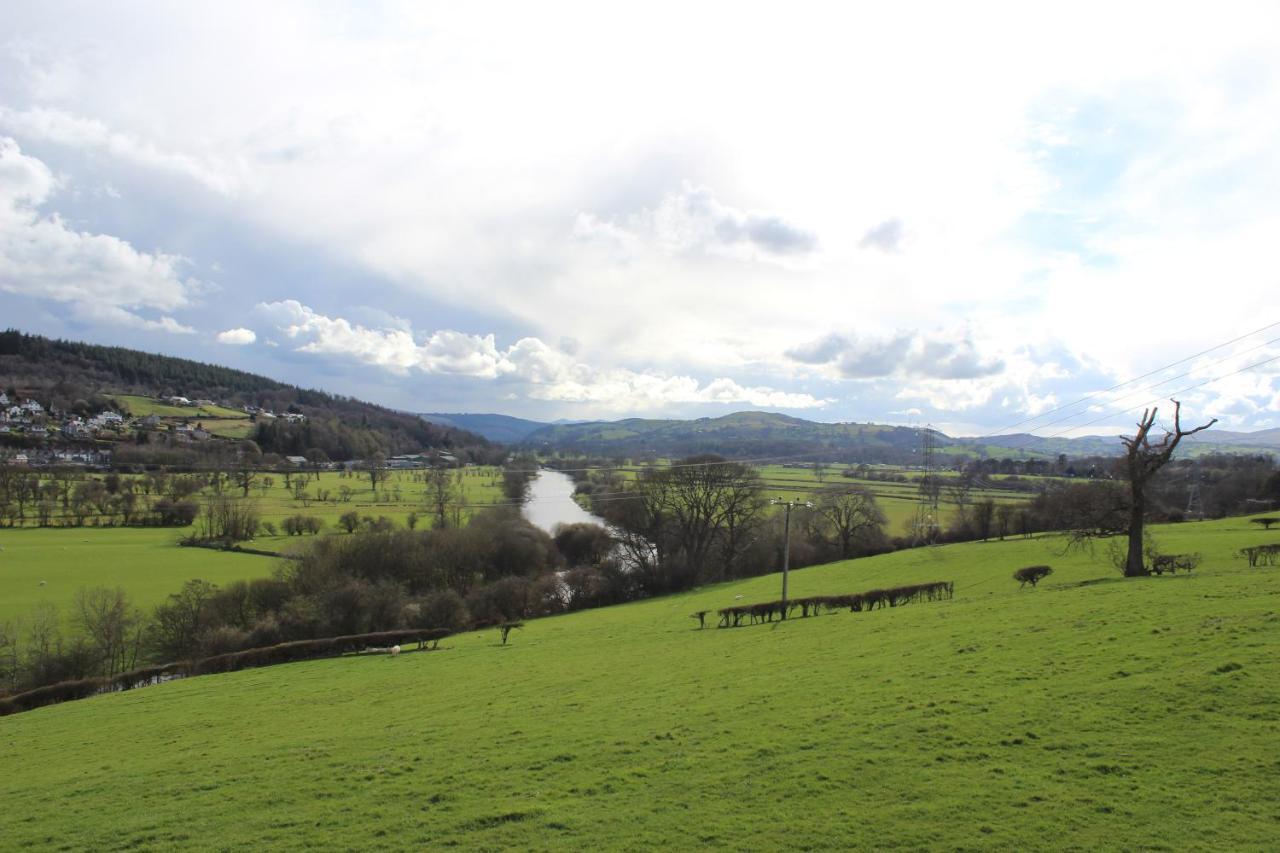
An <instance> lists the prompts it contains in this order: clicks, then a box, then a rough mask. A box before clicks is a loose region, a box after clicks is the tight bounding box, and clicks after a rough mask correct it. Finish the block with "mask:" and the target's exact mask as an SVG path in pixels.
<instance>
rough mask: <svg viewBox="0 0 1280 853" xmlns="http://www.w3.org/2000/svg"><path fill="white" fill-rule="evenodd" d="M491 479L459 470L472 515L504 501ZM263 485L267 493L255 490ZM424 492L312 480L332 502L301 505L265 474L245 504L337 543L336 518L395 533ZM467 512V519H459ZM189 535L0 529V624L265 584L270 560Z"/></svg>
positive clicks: (490, 472)
mask: <svg viewBox="0 0 1280 853" xmlns="http://www.w3.org/2000/svg"><path fill="white" fill-rule="evenodd" d="M495 472H496V469H491V468H479V467H477V468H468V469H465V473H464V474H463V477H462V492H461V493H462V496H463V499H464V500H465V501H466V502H467V503H468V504H469V505H480V504H489V503H493V502H495V501H503V500H504V498H503V497H502V488H501V481H500V479H498V477H497V475H496V473H495ZM267 478H270V479H271V484H270V486H269V487H268V488H265V489H264V488H261V486H264V485H266V481H267ZM342 485H345V486H347V487H348V488H350V489H351V490H352V495H351V499H350V500H349V501H342V500H339V499H338V498H337V493H338V489H339V487H340V486H342ZM425 488H426V486H425V484H424V483H423V482H421V478H420V477H419V478H418V479H417V481H415V478H414V476H413V473H412V472H408V471H395V472H390V473H389V474H388V478H387V480H386V483H385V487H383V486H380V487H379V491H378V494H377V496H375V495H374V492H373V490H372V488H371V487H370V485H369V478H368V477H367V476H352V477H340V476H339V474H338V473H336V472H326V473H323V474H321V475H320V476H319V479H318V480H317V479H316V478H314V477H312V478H311V479H310V480H309V481H308V484H307V492H308V494H309V495H311V496H312V498H314V496H315V495H316V494H317V493H318V492H319V491H320V490H322V489H327V490H329V491H330V492H332V493H333V496H334V497H333V500H331V501H324V502H322V501H317V500H314V499H312V500H309V502H308V505H304V504H303V503H302V502H300V501H297V500H295V499H294V498H293V495H292V492H291V491H290V490H289V489H288V488H287V487H286V486H285V482H284V477H283V475H281V474H263V475H259V480H258V481H257V483H256V484H255V485H254V487H253V488H252V489H250V492H249V498H248V500H249V501H251V502H252V503H253V504H254V505H255V506H256V507H257V508H258V510H259V513H260V515H261V517H262V518H263V519H264V520H267V521H271V522H273V523H275V524H277V525H279V523H280V522H281V521H282V520H283V519H285V518H286V517H288V516H291V515H298V514H301V515H312V516H317V517H319V518H321V519H323V520H324V522H325V524H326V528H325V529H326V531H327V532H328V533H329V534H337V533H339V531H340V529H339V527H338V518H339V516H341V515H342V514H343V513H346V512H352V511H354V512H357V513H359V514H360V515H361V516H366V515H369V516H374V517H377V516H387V517H388V518H391V519H393V520H394V521H395V522H396V524H397V525H398V526H401V527H403V526H404V524H405V521H406V519H407V518H408V516H409V514H410V513H411V512H417V513H418V514H419V515H422V516H425V515H426V513H427V510H426V509H425V508H424V503H423V492H424V490H425ZM225 494H227V495H230V496H239V495H242V492H241V491H240V490H238V489H226V490H225ZM208 496H209V492H208V490H206V491H205V492H203V493H202V494H201V497H202V498H207V497H208ZM241 499H243V498H241ZM471 512H473V510H470V509H468V510H464V517H467V516H469V515H470V514H471ZM429 524H430V521H429V520H425V519H424V520H423V521H422V525H423V526H424V527H426V526H429ZM190 532H191V528H138V527H88V526H87V527H71V528H15V529H8V528H0V621H5V620H9V619H14V618H19V617H26V616H28V615H29V614H30V613H31V611H32V608H33V607H34V606H35V605H36V604H37V603H38V602H40V601H51V602H53V603H54V604H56V605H58V607H60V608H62V609H63V610H64V613H65V614H66V615H68V616H69V614H70V611H69V608H70V606H71V603H72V600H73V597H74V595H75V591H76V589H78V588H79V587H82V586H99V585H105V586H122V587H124V589H125V590H126V591H127V592H128V593H129V597H130V599H131V600H132V601H133V603H134V604H137V605H139V606H142V607H144V608H150V607H151V606H152V605H155V604H158V603H160V602H161V601H163V600H164V599H165V597H167V596H168V595H170V594H171V593H174V592H177V591H178V589H179V588H180V587H181V586H182V584H183V582H185V581H187V580H189V579H191V578H202V579H204V580H207V581H211V582H213V583H216V584H223V583H226V582H228V581H233V580H243V579H249V578H257V577H265V576H267V575H268V574H270V572H271V569H272V567H273V565H274V562H273V561H272V560H271V559H269V558H265V557H259V556H254V555H245V554H230V553H225V552H218V551H211V550H209V549H206V548H183V547H180V546H179V545H178V544H177V543H178V540H179V539H180V538H181V537H182V536H184V535H186V534H188V533H190ZM310 539H311V537H310V536H304V537H290V536H285V535H283V534H279V535H275V536H268V535H265V534H264V535H262V536H259V537H258V538H256V539H254V540H253V541H251V542H248V543H245V544H246V545H247V546H249V547H254V548H261V549H264V550H271V551H279V550H283V549H286V548H288V547H290V546H291V545H293V544H300V543H303V542H306V541H309V540H310ZM41 581H44V582H45V585H44V586H41V585H40V582H41Z"/></svg>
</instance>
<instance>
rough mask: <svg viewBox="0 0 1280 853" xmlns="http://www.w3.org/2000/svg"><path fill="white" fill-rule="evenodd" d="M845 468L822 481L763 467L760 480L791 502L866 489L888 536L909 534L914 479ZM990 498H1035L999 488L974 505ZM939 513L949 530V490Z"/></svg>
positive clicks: (983, 492)
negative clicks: (862, 474) (875, 476)
mask: <svg viewBox="0 0 1280 853" xmlns="http://www.w3.org/2000/svg"><path fill="white" fill-rule="evenodd" d="M843 467H844V466H830V468H829V469H828V470H827V471H826V472H825V475H824V476H823V478H822V479H819V478H818V475H817V473H816V472H815V471H814V470H813V469H812V468H808V467H806V468H788V467H785V466H783V465H763V466H761V467H760V478H761V479H762V480H763V481H764V484H765V491H766V492H767V493H768V494H769V495H770V496H771V497H780V498H783V499H788V498H789V499H792V500H798V501H807V500H817V498H818V495H819V493H820V492H821V490H822V489H824V488H826V489H832V488H839V487H841V486H846V487H847V486H858V487H861V488H864V489H866V490H868V491H869V492H871V493H872V494H873V495H875V496H876V503H878V504H879V506H880V509H881V510H882V511H883V512H884V514H885V518H886V519H888V522H889V526H888V533H889V534H890V535H891V536H901V535H904V534H909V533H910V526H911V524H912V522H913V521H914V520H915V514H916V509H917V507H918V505H919V500H920V492H919V485H918V484H917V483H916V482H915V480H914V479H913V480H912V481H911V482H907V483H895V482H886V481H882V480H863V479H859V478H851V477H845V476H842V475H841V474H840V471H841V469H842V468H843ZM883 470H892V471H895V472H899V471H901V469H892V468H889V467H888V466H884V468H883ZM910 476H913V477H914V476H918V474H912V475H910ZM993 482H994V483H999V478H996V479H995V480H994V481H993ZM987 498H990V499H992V500H994V501H995V502H996V503H997V504H1002V503H1020V502H1025V501H1028V500H1030V499H1031V495H1029V494H1027V493H1026V492H1014V491H1007V490H1003V489H999V488H989V489H976V488H975V489H974V490H973V492H972V493H971V495H970V500H971V501H980V500H986V499H987ZM938 510H939V519H938V523H939V524H940V525H942V526H943V527H946V526H947V525H948V524H950V523H951V521H952V520H953V519H954V517H955V514H956V511H957V507H956V505H955V503H954V502H952V501H951V500H950V496H949V493H948V492H947V490H946V489H943V492H942V495H941V498H940V501H939V505H938Z"/></svg>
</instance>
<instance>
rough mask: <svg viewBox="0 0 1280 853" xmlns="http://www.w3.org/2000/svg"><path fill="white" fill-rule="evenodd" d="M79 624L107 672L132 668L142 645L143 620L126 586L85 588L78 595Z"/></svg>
mask: <svg viewBox="0 0 1280 853" xmlns="http://www.w3.org/2000/svg"><path fill="white" fill-rule="evenodd" d="M75 607H76V621H77V623H78V624H79V627H80V628H81V629H82V630H83V631H84V633H85V636H87V637H88V638H89V642H90V643H92V644H93V648H94V650H95V651H96V652H97V655H98V659H99V661H100V662H101V667H102V670H103V672H105V673H106V674H107V675H115V674H116V673H117V672H123V671H125V670H127V669H132V668H133V666H134V664H136V663H137V660H138V649H139V647H140V646H141V645H142V619H141V617H140V616H139V614H138V611H137V609H136V608H134V607H133V606H132V605H131V604H130V603H129V597H128V596H127V595H126V594H125V591H124V589H123V588H122V587H116V588H115V589H108V588H107V587H105V586H96V587H91V588H87V589H86V588H85V587H81V588H80V589H78V590H76V594H75Z"/></svg>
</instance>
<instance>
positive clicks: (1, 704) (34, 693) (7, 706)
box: [0, 678, 109, 717]
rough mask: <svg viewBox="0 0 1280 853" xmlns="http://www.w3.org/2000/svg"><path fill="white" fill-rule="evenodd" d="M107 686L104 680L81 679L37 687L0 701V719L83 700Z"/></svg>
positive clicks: (106, 681)
mask: <svg viewBox="0 0 1280 853" xmlns="http://www.w3.org/2000/svg"><path fill="white" fill-rule="evenodd" d="M108 684H109V682H108V680H107V679H105V678H83V679H78V680H75V681H60V682H58V683H57V684H50V685H48V686H46V687H37V688H36V689H35V690H28V691H27V692H26V693H19V694H17V695H16V696H10V697H8V698H7V699H0V717H3V716H5V715H6V714H16V713H18V712H20V711H30V710H32V709H33V708H41V707H44V706H45V705H55V704H57V703H59V702H69V701H71V700H73V699H84V698H87V697H89V696H92V695H93V694H95V693H98V692H100V691H101V690H102V689H103V688H105V687H107V685H108Z"/></svg>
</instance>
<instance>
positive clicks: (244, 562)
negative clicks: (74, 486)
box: [0, 527, 275, 622]
mask: <svg viewBox="0 0 1280 853" xmlns="http://www.w3.org/2000/svg"><path fill="white" fill-rule="evenodd" d="M180 535H181V533H180V532H179V531H177V530H173V529H160V528H136V527H116V528H92V527H84V528H76V529H70V530H60V529H53V528H48V529H25V530H24V529H14V530H9V529H4V530H0V622H4V621H7V620H10V619H16V618H22V617H26V616H28V615H30V613H31V612H32V610H33V609H34V608H35V606H36V604H38V603H39V602H41V601H50V602H53V603H54V604H56V605H57V606H58V607H59V608H61V609H62V611H63V615H64V616H65V617H67V618H70V615H71V614H70V607H71V604H72V601H73V600H74V596H75V591H76V590H77V589H78V588H79V587H82V586H85V587H89V586H110V587H115V586H121V587H124V588H125V590H126V591H127V592H128V593H129V597H130V599H131V600H132V601H133V603H134V604H137V605H139V606H142V607H144V608H148V609H149V608H150V607H151V606H153V605H156V604H159V603H160V602H162V601H164V599H165V598H166V597H167V596H168V595H169V594H170V593H174V592H177V591H178V589H179V588H181V586H182V584H183V583H184V582H185V581H187V580H190V579H192V578H202V579H204V580H207V581H212V582H213V583H216V584H223V583H226V582H228V581H234V580H242V579H248V578H260V577H266V576H267V575H269V574H270V573H271V569H272V566H273V565H274V562H275V561H274V560H271V559H269V558H266V557H258V556H253V555H249V554H231V553H227V552H222V551H210V550H208V549H206V548H181V547H179V546H178V545H177V541H178V537H179V536H180ZM42 581H43V582H44V586H41V582H42Z"/></svg>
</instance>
